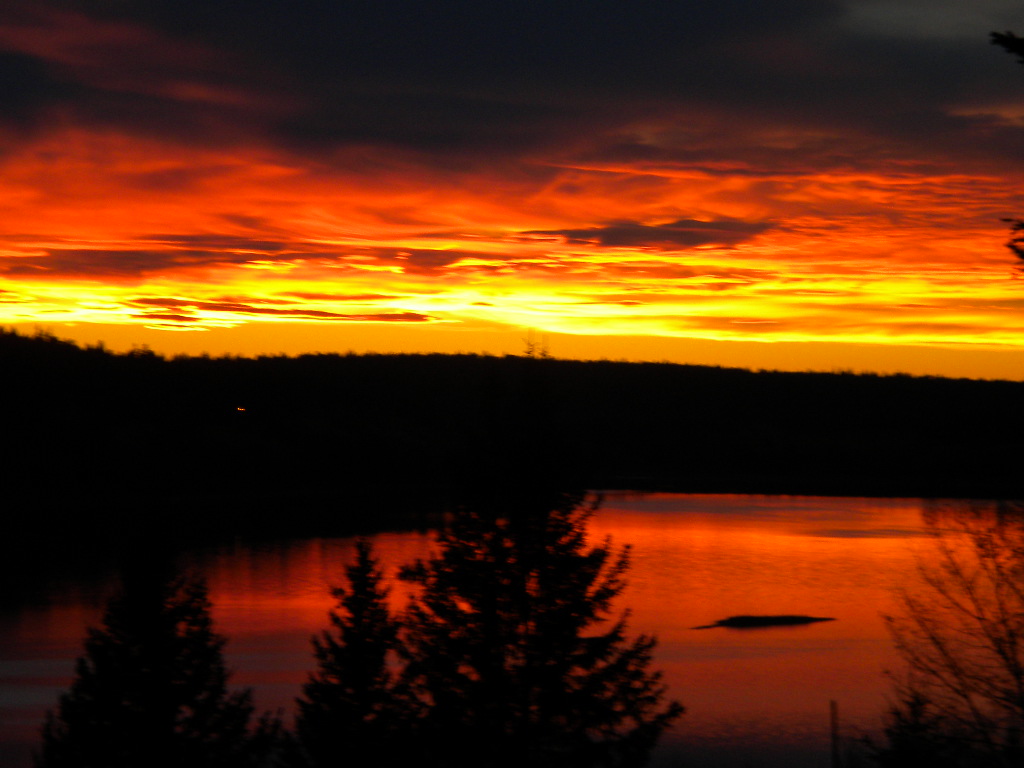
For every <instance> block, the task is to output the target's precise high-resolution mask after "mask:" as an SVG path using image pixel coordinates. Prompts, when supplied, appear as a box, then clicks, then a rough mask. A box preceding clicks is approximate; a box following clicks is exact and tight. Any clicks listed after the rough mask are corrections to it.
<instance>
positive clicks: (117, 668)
mask: <svg viewBox="0 0 1024 768" xmlns="http://www.w3.org/2000/svg"><path fill="white" fill-rule="evenodd" d="M593 509H594V505H593V504H592V503H587V502H585V501H584V497H583V496H582V495H580V494H556V495H553V496H548V497H547V500H546V502H542V501H540V500H538V501H537V502H536V503H534V504H530V505H524V506H521V507H519V508H518V509H517V510H516V512H515V513H514V514H507V515H506V514H504V513H501V512H498V513H496V512H495V511H494V510H487V509H484V510H479V509H477V510H471V509H463V510H461V511H459V512H458V513H456V514H455V515H454V516H453V518H452V520H451V521H450V524H449V525H447V526H446V527H445V528H444V529H443V530H442V531H441V532H440V533H439V535H438V539H437V547H438V549H437V552H436V553H435V554H434V555H432V556H431V557H430V558H428V559H426V560H421V561H417V562H415V563H411V564H408V565H407V566H406V567H404V568H403V569H402V572H401V574H400V578H402V579H404V580H406V581H407V582H409V583H411V584H413V585H415V587H416V589H415V590H414V594H413V597H412V598H411V602H410V604H409V606H408V607H407V608H406V609H405V610H404V611H401V612H398V613H396V612H394V611H392V609H391V608H390V607H389V603H388V589H389V587H388V585H387V584H386V583H385V580H384V577H383V574H382V573H381V571H380V569H379V565H378V563H377V560H376V559H375V557H374V554H373V550H372V547H371V545H370V544H369V543H368V542H367V541H366V540H362V541H360V542H359V543H358V545H357V548H356V558H355V561H354V562H353V563H350V564H349V565H348V566H347V567H346V569H345V573H346V581H345V584H344V585H342V586H339V587H337V588H335V589H334V595H335V597H336V598H337V601H338V602H337V608H336V610H335V611H333V612H332V613H331V614H330V628H329V629H327V630H325V631H323V632H322V633H321V634H320V635H319V636H318V637H315V638H313V649H314V655H315V659H316V669H315V671H314V672H313V673H311V674H310V676H309V679H308V681H307V682H306V684H305V685H304V686H303V689H302V695H301V696H300V697H299V699H298V701H297V705H298V706H297V711H296V717H295V727H294V729H292V730H286V729H285V728H284V726H283V725H282V722H281V720H280V716H279V715H278V716H276V717H275V716H270V715H264V716H262V717H260V718H258V719H255V720H254V717H253V714H254V708H253V704H252V700H251V694H250V693H249V692H248V691H244V692H238V693H229V692H228V690H227V686H226V682H227V677H228V675H227V672H226V671H225V667H224V662H223V657H222V648H223V645H224V642H225V640H224V638H223V637H221V636H219V635H218V634H216V633H215V632H214V631H213V628H212V624H211V619H210V603H209V599H208V597H207V594H206V590H205V587H204V586H203V585H202V582H200V581H195V580H192V581H189V580H186V579H183V578H182V577H180V576H177V575H174V574H172V573H170V572H168V571H166V570H162V571H161V570H159V569H157V570H153V569H151V568H138V567H136V568H130V569H127V570H126V571H125V575H124V578H123V584H122V588H121V593H120V595H119V596H118V597H116V598H115V599H114V600H112V601H111V602H110V604H109V606H108V608H107V611H106V614H105V616H104V619H103V627H102V628H101V629H93V630H90V632H89V635H88V638H87V640H86V643H85V655H84V656H83V657H82V658H81V659H80V660H79V661H78V664H77V668H76V677H75V680H74V682H73V684H72V686H71V688H70V689H69V690H68V692H67V693H66V694H64V695H63V696H62V697H61V700H60V703H59V706H58V707H57V709H56V710H55V711H54V712H51V713H50V715H49V716H48V718H47V720H46V723H45V725H44V727H43V739H42V744H41V748H40V751H39V752H38V754H37V757H36V763H35V764H36V766H37V768H101V767H102V768H141V767H142V766H146V767H147V768H148V767H150V766H158V767H159V768H177V767H178V766H181V767H182V768H184V767H185V766H188V767H189V768H193V767H194V766H211V768H212V766H218V767H219V766H228V767H229V768H234V767H235V766H238V767H239V768H241V767H243V766H244V767H246V768H249V767H251V768H257V766H259V767H267V766H282V767H283V768H321V767H323V768H326V766H337V765H343V764H351V765H369V764H374V765H377V764H382V765H400V764H413V763H415V764H417V765H424V766H428V767H431V766H436V767H437V768H441V766H451V767H453V768H457V767H458V766H470V765H472V766H481V767H482V768H492V767H493V768H512V767H513V766H523V765H538V766H551V768H554V767H555V766H560V767H561V766H568V767H570V768H571V767H574V766H578V767H579V768H583V767H584V766H640V765H643V764H644V763H645V762H646V760H647V758H648V756H649V754H650V752H651V749H652V748H653V747H654V745H655V743H656V741H657V740H658V738H659V736H660V735H661V734H662V733H663V732H664V731H665V730H666V729H667V728H668V727H669V726H670V725H671V724H672V723H673V722H674V721H675V720H676V719H677V718H678V717H679V716H680V715H681V714H682V711H683V710H682V707H681V706H680V705H679V704H678V703H677V702H675V701H668V700H666V689H665V686H664V685H663V684H662V682H661V675H660V673H659V672H657V671H652V670H651V669H650V664H651V651H652V649H653V647H654V645H655V640H654V638H652V637H649V636H645V635H639V636H636V637H629V636H628V635H627V632H626V615H625V614H621V615H619V616H618V617H615V615H614V611H613V602H614V601H615V599H616V598H617V597H618V596H619V595H620V593H621V592H622V590H623V588H624V587H625V581H624V574H625V572H626V570H627V568H628V564H629V559H628V555H629V550H628V547H626V548H623V549H621V550H619V551H615V550H614V549H613V548H612V545H611V542H610V541H608V540H606V541H604V542H602V543H600V544H598V545H596V546H591V545H589V544H588V543H587V540H586V524H587V520H588V518H589V516H590V515H591V514H592V512H593Z"/></svg>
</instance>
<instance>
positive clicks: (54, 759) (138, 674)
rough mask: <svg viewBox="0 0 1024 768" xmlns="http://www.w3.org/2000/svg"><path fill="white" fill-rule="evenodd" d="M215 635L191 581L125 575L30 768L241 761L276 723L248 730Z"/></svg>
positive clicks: (270, 735) (267, 739)
mask: <svg viewBox="0 0 1024 768" xmlns="http://www.w3.org/2000/svg"><path fill="white" fill-rule="evenodd" d="M224 642H225V641H224V638H222V637H221V636H220V635H218V634H216V633H215V632H214V630H213V624H212V620H211V618H210V602H209V599H208V597H207V592H206V588H205V586H204V584H203V583H202V582H201V581H186V580H185V579H183V578H180V577H166V576H163V575H160V574H156V573H153V572H151V571H148V570H147V571H133V572H131V573H130V574H126V575H125V577H124V580H123V586H122V588H121V593H120V594H119V595H118V596H117V597H115V598H114V599H113V600H111V602H110V603H109V604H108V607H107V610H106V613H105V615H104V618H103V626H102V628H101V629H90V630H89V634H88V637H87V639H86V641H85V655H84V656H82V657H81V658H79V660H78V662H77V666H76V676H75V679H74V681H73V683H72V685H71V688H70V689H69V690H68V692H67V693H65V694H64V695H62V696H61V699H60V704H59V706H58V708H57V710H56V711H55V712H50V713H49V714H48V716H47V719H46V722H45V724H44V726H43V740H42V748H41V751H40V752H39V753H38V754H37V755H36V760H35V764H36V766H37V768H142V767H143V766H145V767H146V768H241V767H242V766H245V767H246V768H249V767H251V766H256V765H260V764H262V758H263V756H264V755H268V754H269V753H270V752H271V751H272V747H273V744H274V741H275V738H276V730H277V725H276V723H275V722H274V721H272V720H271V719H269V718H265V719H264V720H263V721H262V722H261V723H260V725H259V727H258V728H257V729H256V731H255V732H251V731H250V718H251V716H252V713H253V705H252V702H251V694H250V692H249V691H242V692H238V693H229V692H228V689H227V681H228V672H227V670H226V669H225V667H224V660H223V655H222V648H223V646H224Z"/></svg>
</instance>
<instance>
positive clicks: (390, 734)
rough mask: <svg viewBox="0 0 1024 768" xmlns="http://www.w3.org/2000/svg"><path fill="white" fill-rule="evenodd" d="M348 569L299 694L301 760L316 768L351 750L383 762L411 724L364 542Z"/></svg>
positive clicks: (342, 759)
mask: <svg viewBox="0 0 1024 768" xmlns="http://www.w3.org/2000/svg"><path fill="white" fill-rule="evenodd" d="M345 573H346V576H347V580H348V584H347V586H345V587H337V588H335V589H334V590H332V592H333V594H334V596H335V597H336V598H337V599H338V608H339V610H338V611H337V612H335V611H332V612H331V613H330V621H331V624H332V626H333V631H330V630H326V631H324V632H323V633H322V634H321V635H320V636H319V637H314V638H313V648H314V653H315V655H316V659H317V669H316V671H315V672H314V673H313V674H311V675H310V678H309V681H308V682H307V683H306V684H305V685H304V686H303V689H302V692H303V695H302V697H300V698H299V699H298V705H299V711H298V716H297V718H296V736H297V740H298V743H299V746H300V749H301V752H302V756H301V759H300V760H299V761H298V762H305V763H306V764H309V765H312V766H316V767H317V768H319V767H320V766H340V765H343V764H345V763H346V762H350V761H351V760H352V759H353V755H374V756H375V757H376V760H377V762H382V763H387V762H388V761H387V760H385V759H384V758H385V757H394V756H395V750H396V748H398V747H400V746H402V745H403V744H405V743H407V740H406V741H403V739H402V738H401V736H402V735H405V734H401V735H399V734H400V731H401V728H402V727H403V726H406V727H407V726H408V717H409V714H410V712H409V711H408V706H409V701H408V700H407V699H405V698H404V697H402V696H401V693H400V688H399V686H398V684H397V681H396V674H395V672H393V671H392V669H391V667H390V666H389V662H393V661H394V654H395V648H396V645H397V638H398V624H397V622H396V621H395V620H394V619H393V618H392V616H391V614H390V612H389V610H388V606H387V596H388V589H387V588H386V587H384V586H383V585H382V579H383V576H382V574H381V572H380V570H379V568H378V564H377V561H376V560H375V559H374V557H373V551H372V548H371V546H370V544H369V542H367V541H366V540H360V541H359V542H357V544H356V561H355V563H354V564H352V565H350V566H348V567H347V568H346V569H345ZM396 735H399V737H398V738H396Z"/></svg>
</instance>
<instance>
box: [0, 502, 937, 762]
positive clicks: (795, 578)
mask: <svg viewBox="0 0 1024 768" xmlns="http://www.w3.org/2000/svg"><path fill="white" fill-rule="evenodd" d="M925 508H926V505H925V504H923V503H922V502H920V501H917V500H909V499H908V500H884V499H844V498H808V497H757V496H679V495H671V494H663V495H658V494H653V495H624V494H610V495H608V496H607V498H606V499H605V502H604V505H603V506H602V508H601V509H600V510H599V511H598V512H597V513H596V515H595V516H594V517H593V519H592V521H591V524H590V528H589V535H590V538H591V540H592V541H593V542H598V541H601V540H603V538H604V537H605V536H611V537H612V543H613V545H614V546H616V547H618V546H622V545H626V544H628V545H630V546H631V548H632V567H631V568H630V570H629V572H628V574H627V580H628V582H629V586H628V588H627V589H626V591H625V592H624V593H623V595H622V596H621V598H620V599H619V600H618V601H617V602H616V607H617V608H618V609H620V610H625V609H628V610H629V611H630V618H629V632H630V633H640V632H644V633H654V634H656V635H657V637H658V639H659V644H658V646H657V648H656V651H655V662H654V666H655V667H656V668H658V669H661V670H663V671H664V673H665V682H666V683H667V684H668V685H669V689H670V694H671V696H672V697H673V698H677V699H679V700H680V701H681V702H682V703H683V704H684V705H686V707H687V709H688V712H687V714H686V715H685V717H684V718H683V720H682V721H680V724H679V725H678V726H677V727H676V728H675V729H674V731H673V732H672V733H671V734H670V735H669V736H668V737H667V740H666V749H668V750H669V752H670V753H672V750H684V751H685V752H686V754H690V755H695V756H698V757H699V756H701V755H703V756H704V758H709V759H710V758H711V757H714V756H719V757H722V761H719V762H714V763H709V764H716V765H718V764H721V765H725V764H728V760H726V759H725V758H726V757H728V755H729V754H730V750H731V749H734V748H737V749H738V748H739V747H738V746H737V745H743V746H744V748H746V749H750V748H756V749H758V750H761V749H763V750H765V754H766V755H769V754H770V753H772V751H773V750H775V751H777V752H778V753H779V754H780V755H784V754H785V753H786V750H789V752H788V754H789V755H790V758H791V757H792V754H793V752H792V750H794V749H796V750H798V751H800V750H803V751H804V752H806V754H807V755H810V756H812V757H809V758H808V759H817V758H816V757H813V756H814V755H820V754H824V752H823V750H827V743H828V741H827V740H828V734H827V722H828V720H827V713H828V702H829V701H830V700H835V701H837V702H838V704H839V708H840V715H841V720H842V723H843V727H844V728H846V729H849V730H852V729H853V728H855V727H865V728H875V727H876V726H877V725H878V722H879V717H880V714H881V712H882V710H883V708H884V704H885V698H884V695H885V692H886V691H887V685H888V684H887V681H886V679H885V677H884V675H883V671H884V670H885V669H887V668H889V669H893V668H897V666H898V659H897V657H896V655H895V653H894V651H893V649H892V644H891V640H890V638H889V636H888V634H887V631H886V629H885V626H884V623H883V621H882V618H881V613H882V612H883V611H887V610H891V609H892V607H893V605H894V596H893V592H892V590H893V588H894V587H895V586H897V585H901V586H906V585H908V584H910V583H911V582H912V580H913V578H914V573H915V570H914V568H915V560H914V558H915V552H918V551H925V550H924V549H923V546H922V545H923V544H924V542H925V540H924V539H922V538H921V533H922V530H923V528H922V512H923V511H924V510H925ZM929 508H930V507H929ZM373 541H374V543H375V546H376V548H377V552H378V554H379V556H380V559H381V564H382V567H383V570H384V573H385V575H386V577H387V578H389V580H391V581H392V585H393V592H392V595H391V600H392V605H393V606H394V607H395V608H396V609H401V608H402V607H404V605H405V604H406V597H407V594H408V591H407V587H406V586H405V585H403V584H401V583H400V582H396V581H394V577H395V575H396V571H397V568H398V567H399V566H400V565H402V564H405V563H409V562H412V561H413V560H415V559H417V558H421V557H424V556H426V555H428V554H429V553H430V551H431V550H432V547H433V545H432V543H431V542H432V536H431V534H428V533H423V532H420V533H414V532H407V533H381V534H376V535H375V536H374V537H373ZM353 556H354V541H353V540H352V539H308V540H295V541H291V542H287V543H280V544H272V545H268V544H265V543H264V544H252V545H246V544H237V545H232V546H225V547H220V548H213V549H204V550H199V551H196V552H194V553H192V554H190V555H188V556H187V557H186V558H184V559H183V560H182V563H181V564H182V566H184V567H185V568H186V569H187V570H191V571H192V572H195V573H200V574H202V575H204V576H205V577H206V578H207V580H208V582H209V586H210V597H211V600H212V602H213V616H214V621H215V624H216V628H217V630H218V631H219V632H221V633H223V634H224V635H225V636H226V637H227V638H228V643H227V646H226V649H225V650H226V655H227V661H228V665H229V667H230V668H231V669H233V670H234V671H235V675H234V677H233V681H234V684H236V685H251V686H254V687H255V695H256V702H257V705H258V706H259V707H261V708H265V707H270V708H277V707H284V708H286V709H287V708H290V707H291V706H292V702H293V699H294V697H295V696H296V695H297V694H298V692H299V690H300V686H301V685H302V683H303V682H304V681H305V680H306V677H307V675H308V674H309V672H310V671H311V669H312V667H313V663H314V660H313V655H312V646H311V644H310V638H311V637H312V636H313V635H314V634H316V633H318V632H320V631H321V630H323V629H326V628H327V627H328V612H329V611H330V610H332V609H334V608H335V599H334V598H333V597H332V596H331V594H330V588H331V587H332V586H334V585H338V584H340V583H342V573H343V567H344V566H345V565H346V564H348V563H350V562H351V560H352V558H353ZM111 589H112V585H110V584H105V585H93V586H92V587H90V588H89V589H88V590H86V591H85V592H83V593H82V594H79V593H77V592H76V593H74V594H57V595H54V597H53V599H52V600H51V601H50V602H48V603H46V604H44V605H40V606H38V607H37V608H33V609H31V610H26V611H25V612H24V613H23V615H18V616H15V617H12V618H11V620H9V621H8V622H7V623H6V625H5V628H4V633H5V634H4V637H5V640H4V647H5V649H6V652H7V657H6V664H7V666H6V667H5V669H7V670H8V673H7V674H6V676H5V679H4V681H3V685H2V686H0V695H2V697H3V700H4V701H7V702H8V704H7V705H5V706H7V707H9V708H10V711H11V713H12V715H11V717H10V718H9V722H10V724H9V725H7V726H4V727H6V728H8V729H14V730H11V731H10V733H9V734H8V735H7V736H6V737H5V738H11V739H13V741H14V742H17V741H18V739H23V738H25V736H24V733H27V732H28V730H26V729H31V730H32V733H33V734H34V733H35V730H34V729H35V727H36V726H37V724H38V722H39V721H40V718H41V717H42V712H43V710H44V709H45V707H47V706H52V703H53V700H54V699H55V697H56V695H57V694H58V693H59V691H60V690H61V689H62V688H63V687H64V686H65V685H66V682H67V678H68V677H69V676H70V675H71V672H72V667H73V658H74V656H76V655H78V654H79V653H81V640H82V637H83V635H84V631H85V627H86V626H87V625H95V624H96V623H97V622H98V620H99V613H100V606H101V604H102V599H103V598H104V597H105V595H106V594H108V593H109V592H110V590H111ZM740 614H762V615H763V614H804V615H814V616H827V617H834V618H835V621H832V622H823V623H819V624H813V625H807V626H798V627H779V628H770V629H761V630H746V631H743V630H730V629H724V628H717V629H706V630H695V629H693V628H694V627H696V626H699V625H704V624H708V623H711V622H713V621H716V620H718V619H722V618H725V617H727V616H731V615H740ZM19 723H20V724H21V725H19ZM19 728H21V729H22V730H20V731H19V730H18V729H19ZM15 731H17V733H15ZM23 731H24V733H23ZM18 734H21V735H18ZM673 754H674V753H673ZM759 754H760V753H759ZM765 759H766V760H768V758H767V757H766V758H765ZM785 759H787V758H785V757H780V760H781V762H778V761H777V764H779V765H786V764H787V763H786V762H785ZM697 762H699V761H697ZM705 762H707V761H706V760H705ZM736 764H737V765H740V764H742V760H741V759H740V758H737V762H736ZM765 764H766V765H767V764H772V763H771V761H770V760H769V761H768V762H766V763H765ZM789 764H792V763H791V762H790V763H789Z"/></svg>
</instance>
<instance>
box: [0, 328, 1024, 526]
mask: <svg viewBox="0 0 1024 768" xmlns="http://www.w3.org/2000/svg"><path fill="white" fill-rule="evenodd" d="M0 365H2V366H3V369H4V371H5V377H4V378H3V380H2V382H0V390H2V394H3V398H4V399H3V402H4V403H5V408H6V412H5V438H6V439H5V452H6V455H5V456H4V461H3V467H4V473H5V485H6V490H7V499H8V500H9V501H8V503H11V504H14V505H15V506H16V508H19V509H22V510H31V511H32V512H33V517H34V518H35V519H38V520H45V522H46V529H47V532H48V533H49V532H52V531H53V530H54V529H55V528H61V529H63V530H67V531H69V532H71V531H73V532H74V533H75V534H76V535H82V534H88V533H90V532H91V531H94V530H96V529H97V528H100V527H102V528H104V530H105V531H114V530H116V531H128V532H130V531H131V530H132V529H133V527H138V523H139V518H140V516H141V514H142V513H139V512H137V510H138V509H139V508H140V506H139V502H140V501H143V502H145V504H144V507H145V508H146V509H147V510H149V511H148V512H147V513H145V514H146V515H158V516H163V517H167V516H172V517H173V519H174V520H175V524H174V528H175V530H179V531H180V530H188V531H193V532H196V533H197V534H198V535H204V534H205V533H206V532H211V533H215V532H216V530H217V529H218V528H219V529H222V530H224V531H230V532H237V531H239V530H248V531H257V530H259V529H261V528H264V529H266V530H268V531H270V532H272V533H279V532H281V531H282V526H285V525H287V526H288V527H289V529H290V530H293V531H298V530H302V531H305V532H313V533H318V532H324V531H325V529H328V528H331V527H332V526H333V527H335V528H337V527H339V526H346V525H351V524H352V523H353V522H355V521H357V519H358V517H359V513H354V512H353V513H351V514H349V515H347V516H346V512H345V506H344V501H345V500H349V499H353V498H354V497H356V496H358V495H360V494H362V495H363V498H362V499H360V500H359V503H357V504H354V505H353V508H359V509H367V508H369V507H370V506H371V503H372V500H373V499H374V498H375V497H378V498H379V497H380V496H381V494H380V493H379V492H378V488H387V489H388V494H389V495H390V496H392V497H396V498H397V497H401V495H402V494H403V493H404V494H407V495H408V498H409V499H413V498H415V499H416V504H415V505H406V506H407V508H415V509H417V510H423V509H424V508H426V507H429V506H430V505H431V504H436V506H438V507H439V506H440V505H441V504H442V502H443V501H444V500H445V499H448V498H450V497H451V496H452V495H453V494H460V493H462V492H463V491H464V490H465V489H466V488H467V487H470V486H477V487H480V488H486V487H495V486H507V485H510V484H512V485H514V484H515V483H517V482H519V481H521V480H522V479H523V478H528V477H544V478H546V479H547V480H550V481H551V482H553V483H560V484H563V485H565V486H571V487H592V488H602V487H603V488H633V489H658V490H677V491H692V492H754V493H802V494H840V495H890V496H948V497H987V498H998V497H1003V498H1006V497H1019V496H1024V476H1022V475H1021V473H1020V472H1019V467H1018V458H1017V457H1018V453H1019V451H1018V442H1019V436H1020V435H1021V434H1024V383H1020V382H1005V381H1004V382H998V381H970V380H962V379H961V380H956V379H941V378H927V377H926V378H914V377H911V376H900V375H897V376H875V375H853V374H821V373H778V372H760V373H755V372H751V371H745V370H738V369H724V368H713V367H701V366H687V365H675V364H667V363H615V362H581V361H569V360H555V359H537V358H528V357H515V356H509V357H488V356H478V355H304V356H300V357H296V358H286V357H269V358H259V359H241V358H220V359H211V358H203V357H198V358H196V357H192V358H176V359H171V360H166V359H163V358H161V357H159V356H156V355H153V354H151V353H147V352H146V351H144V350H143V351H136V352H134V353H129V354H119V355H118V354H112V353H110V352H107V351H104V350H102V349H97V348H92V349H79V348H77V347H75V346H74V345H72V344H68V343H66V342H61V341H58V340H56V339H54V338H52V337H48V336H41V337H36V338H26V337H24V336H19V335H17V334H14V333H10V332H4V333H2V334H0ZM429 500H433V501H430V502H429V503H428V501H429ZM285 503H287V504H288V506H289V508H290V509H293V510H299V513H296V514H293V515H289V521H288V522H287V523H285V522H283V521H282V520H280V518H279V516H278V515H277V510H278V509H280V507H281V505H282V504H285ZM401 505H402V504H401V501H399V506H401ZM93 507H95V508H96V516H93V515H92V514H90V512H91V510H92V508H93ZM48 515H49V516H48ZM101 520H102V521H112V522H111V523H110V524H107V525H104V526H99V525H98V524H97V523H98V521H101ZM58 522H59V525H55V523H58Z"/></svg>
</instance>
